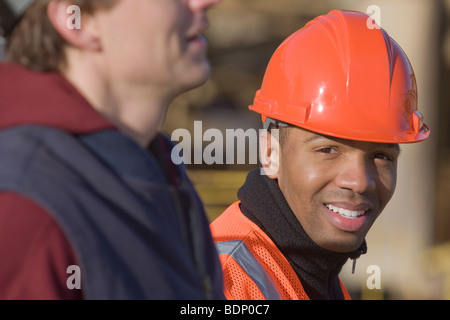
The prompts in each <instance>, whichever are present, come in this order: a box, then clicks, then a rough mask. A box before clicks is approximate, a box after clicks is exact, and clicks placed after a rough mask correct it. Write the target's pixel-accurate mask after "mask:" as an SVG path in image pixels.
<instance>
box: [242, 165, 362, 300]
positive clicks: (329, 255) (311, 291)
mask: <svg viewBox="0 0 450 320" xmlns="http://www.w3.org/2000/svg"><path fill="white" fill-rule="evenodd" d="M238 198H239V200H241V205H240V208H241V211H242V212H243V214H244V215H245V216H246V217H247V218H249V219H250V220H251V221H253V222H254V223H255V224H256V225H258V227H260V228H261V230H263V231H264V232H265V233H266V234H267V235H268V236H269V237H270V238H271V239H272V241H273V242H274V243H275V245H276V246H277V247H278V249H279V250H280V251H281V252H282V253H283V255H284V256H285V257H286V259H287V260H288V261H289V263H290V264H291V266H292V268H293V269H294V270H295V272H296V273H297V275H298V277H299V278H300V281H301V283H302V285H303V288H304V289H305V291H306V293H307V294H308V296H309V298H310V299H344V295H343V293H342V290H341V287H340V283H339V277H338V275H339V272H340V271H341V269H342V266H343V265H344V264H345V262H346V261H347V260H348V259H349V258H351V259H356V258H358V257H359V256H360V255H361V254H364V253H365V252H366V250H367V248H366V242H365V241H364V242H363V244H362V245H361V247H360V248H359V249H358V250H357V251H355V252H350V253H338V252H332V251H329V250H326V249H323V248H321V247H320V246H318V245H317V244H316V243H315V242H314V241H313V240H312V239H311V238H310V237H309V236H308V234H307V233H306V232H305V230H304V229H303V227H302V226H301V224H300V222H299V221H298V219H297V218H296V217H295V215H294V213H293V212H292V210H291V208H290V207H289V205H288V204H287V202H286V200H285V198H284V196H283V194H282V193H281V190H280V188H279V187H278V183H277V181H276V180H272V179H270V178H268V177H267V176H264V175H261V174H260V170H259V169H254V170H252V171H250V172H249V174H248V176H247V179H246V181H245V183H244V185H243V186H242V187H241V188H240V189H239V191H238Z"/></svg>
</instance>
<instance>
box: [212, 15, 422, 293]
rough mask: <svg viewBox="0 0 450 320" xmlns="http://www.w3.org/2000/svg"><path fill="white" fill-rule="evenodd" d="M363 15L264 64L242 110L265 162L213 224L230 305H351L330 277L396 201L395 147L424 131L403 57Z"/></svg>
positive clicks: (284, 48) (313, 34)
mask: <svg viewBox="0 0 450 320" xmlns="http://www.w3.org/2000/svg"><path fill="white" fill-rule="evenodd" d="M368 19H370V17H369V16H367V15H366V14H364V13H360V12H355V11H341V10H333V11H330V12H329V13H328V14H327V15H322V16H319V17H317V18H315V19H314V20H312V21H310V22H309V23H307V24H306V25H305V27H304V28H302V29H300V30H299V31H297V32H295V33H294V34H293V35H291V36H290V37H288V38H287V39H286V40H285V41H284V42H283V43H282V44H281V45H280V46H279V47H278V49H277V50H276V51H275V53H274V55H273V56H272V58H271V60H270V62H269V64H268V67H267V70H266V73H265V76H264V79H263V83H262V87H261V89H260V90H258V92H257V93H256V96H255V99H254V103H253V105H252V106H250V109H251V110H253V111H255V112H257V113H260V114H261V116H262V121H263V123H264V128H266V129H267V130H265V131H262V134H261V136H260V151H261V154H262V155H263V157H266V158H267V159H269V161H267V162H266V161H261V162H262V163H261V169H255V170H253V171H251V172H250V173H249V174H248V176H247V179H246V181H245V183H244V185H243V186H242V187H241V188H240V189H239V191H238V198H239V201H237V202H236V203H234V204H232V205H231V206H230V207H229V208H228V209H227V210H226V211H225V212H224V213H223V214H222V215H221V216H219V217H218V218H217V219H216V220H215V221H214V222H213V223H212V224H211V230H212V233H213V237H214V240H215V243H216V247H217V249H218V252H219V255H220V259H221V263H222V269H223V272H224V281H225V296H226V297H227V298H228V299H258V300H259V299H350V296H349V294H348V292H347V290H346V288H345V286H344V284H343V283H342V282H341V280H340V278H339V273H340V271H341V268H342V266H343V265H344V264H345V263H346V262H347V261H348V259H353V261H356V259H357V258H358V257H359V256H360V255H361V254H364V253H365V252H366V250H367V246H366V241H365V237H366V235H367V233H368V231H369V229H370V228H371V226H372V225H373V223H374V222H375V220H376V219H377V218H378V216H379V215H380V213H381V212H382V211H383V209H384V208H385V206H386V204H387V203H388V202H389V200H390V199H391V197H392V195H393V193H394V190H395V186H396V176H397V160H398V157H399V153H400V149H399V144H400V143H413V142H420V141H423V140H425V139H426V138H427V137H428V136H429V133H430V131H429V129H428V127H427V126H426V125H425V124H424V123H423V117H422V115H421V113H420V112H419V111H418V109H417V85H416V79H415V75H414V71H413V69H412V66H411V64H410V62H409V60H408V58H407V56H406V54H405V52H404V51H403V50H402V49H401V48H400V46H399V45H398V44H397V43H396V42H395V41H394V40H393V39H392V38H391V37H390V36H389V35H388V34H387V33H386V31H385V30H383V29H381V28H370V27H369V26H368V23H367V22H368ZM275 133H276V134H275ZM274 136H275V137H278V139H274Z"/></svg>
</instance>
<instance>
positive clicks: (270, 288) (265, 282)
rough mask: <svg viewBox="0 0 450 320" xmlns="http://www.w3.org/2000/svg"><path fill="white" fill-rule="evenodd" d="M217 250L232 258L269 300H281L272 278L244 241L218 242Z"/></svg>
mask: <svg viewBox="0 0 450 320" xmlns="http://www.w3.org/2000/svg"><path fill="white" fill-rule="evenodd" d="M216 248H217V251H218V253H219V255H221V254H226V255H229V256H231V257H232V258H233V259H234V260H235V261H236V262H237V263H238V264H239V265H240V266H241V268H242V269H243V270H244V271H245V272H246V273H247V275H248V276H249V277H250V278H251V279H252V280H253V282H254V283H255V284H256V285H257V286H258V288H259V290H261V292H262V294H263V295H264V297H265V298H266V299H267V300H281V299H282V298H281V294H280V292H279V291H278V289H277V287H276V285H275V283H274V282H273V280H272V278H271V277H270V276H269V274H268V273H267V271H266V270H265V269H264V267H263V266H262V265H261V263H260V262H259V261H258V259H256V257H255V256H254V255H253V253H252V252H251V251H250V250H249V249H248V247H247V245H246V244H245V242H244V241H240V240H231V241H223V242H217V243H216Z"/></svg>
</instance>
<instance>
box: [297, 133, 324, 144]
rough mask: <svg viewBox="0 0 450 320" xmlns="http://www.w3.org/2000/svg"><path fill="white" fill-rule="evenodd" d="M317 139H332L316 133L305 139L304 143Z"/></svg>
mask: <svg viewBox="0 0 450 320" xmlns="http://www.w3.org/2000/svg"><path fill="white" fill-rule="evenodd" d="M316 140H330V139H329V138H327V137H326V136H322V135H320V134H315V135H313V136H311V137H309V138H308V139H306V140H305V141H303V143H309V142H314V141H316Z"/></svg>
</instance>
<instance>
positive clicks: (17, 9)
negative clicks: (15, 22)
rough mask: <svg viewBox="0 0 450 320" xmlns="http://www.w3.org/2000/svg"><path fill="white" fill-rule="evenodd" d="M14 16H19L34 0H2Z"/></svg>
mask: <svg viewBox="0 0 450 320" xmlns="http://www.w3.org/2000/svg"><path fill="white" fill-rule="evenodd" d="M3 1H4V2H6V4H7V5H8V7H9V8H10V9H11V11H12V12H13V13H14V15H15V16H16V17H19V16H21V15H22V14H23V13H24V12H25V10H27V8H28V7H29V6H30V5H31V4H32V3H33V2H34V0H3Z"/></svg>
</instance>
